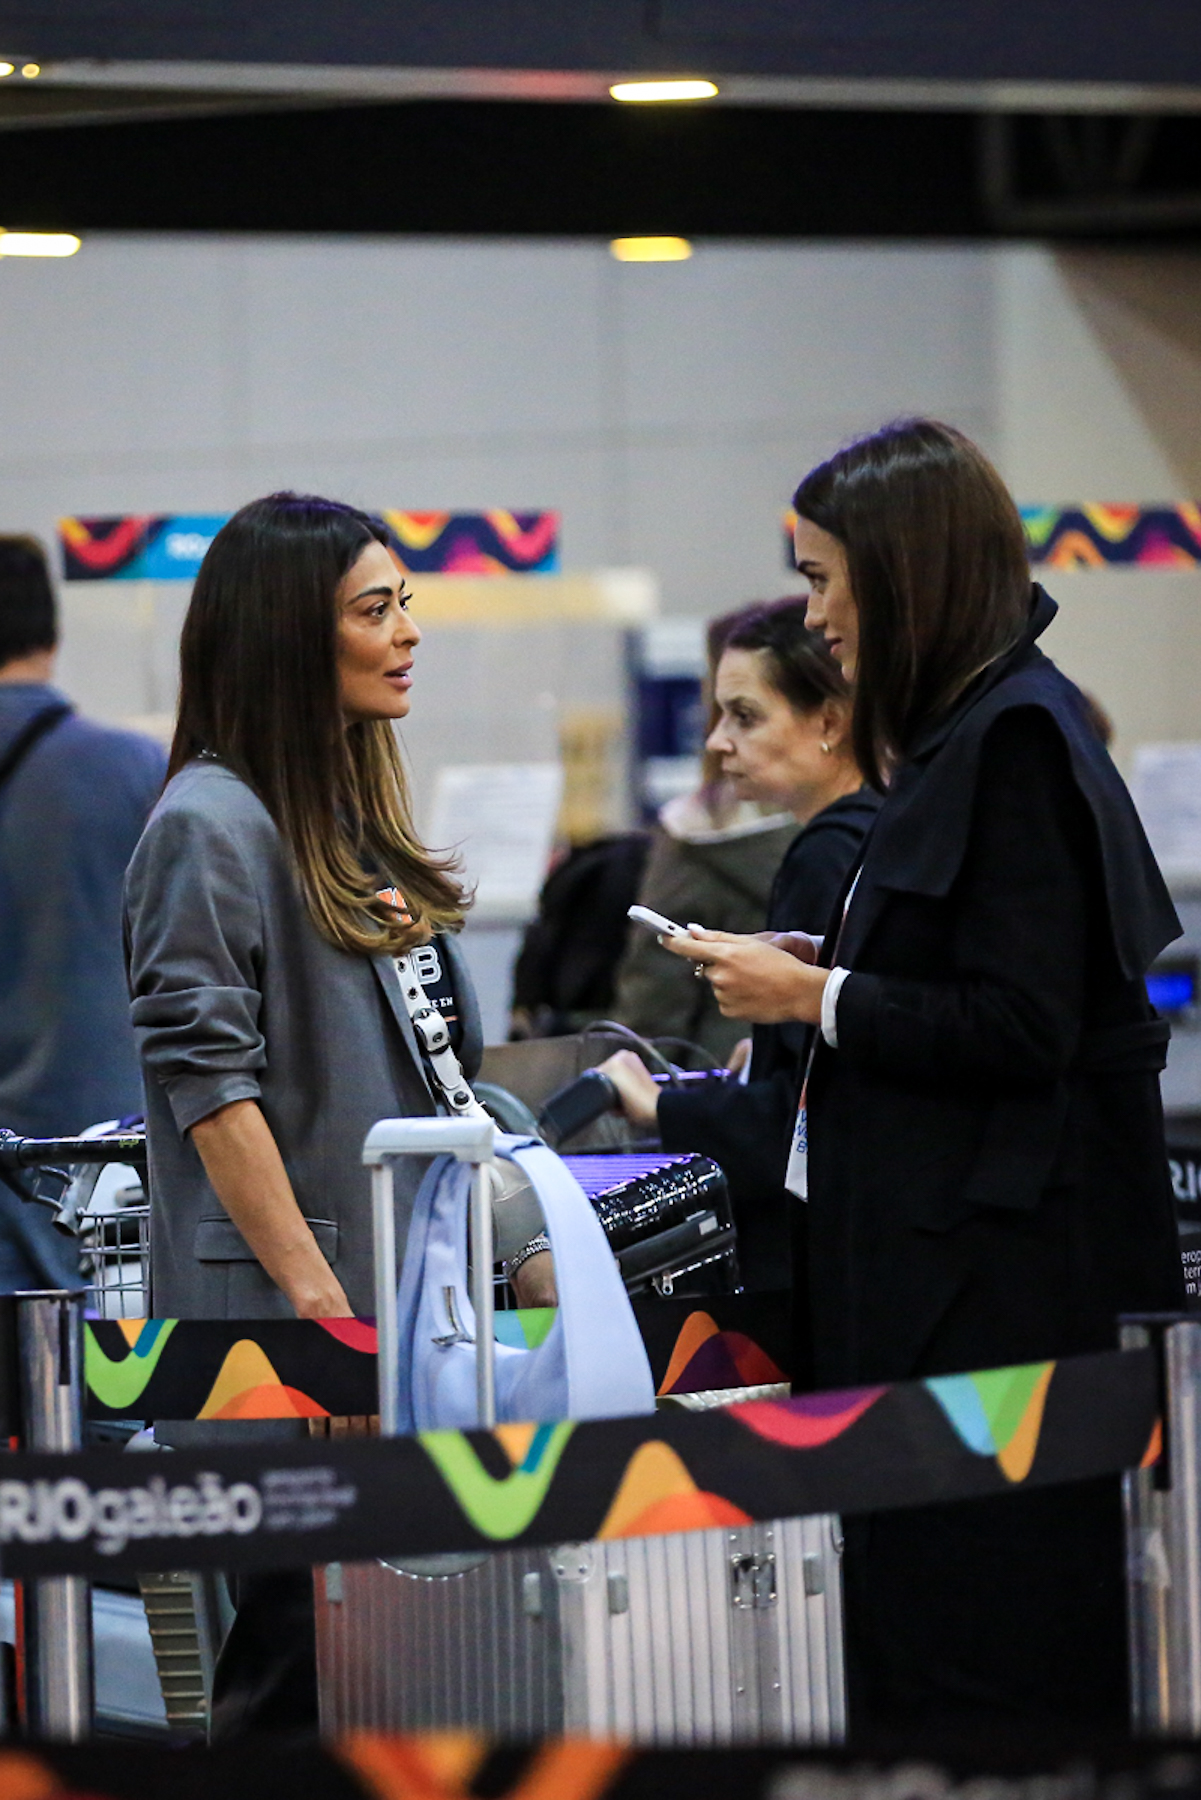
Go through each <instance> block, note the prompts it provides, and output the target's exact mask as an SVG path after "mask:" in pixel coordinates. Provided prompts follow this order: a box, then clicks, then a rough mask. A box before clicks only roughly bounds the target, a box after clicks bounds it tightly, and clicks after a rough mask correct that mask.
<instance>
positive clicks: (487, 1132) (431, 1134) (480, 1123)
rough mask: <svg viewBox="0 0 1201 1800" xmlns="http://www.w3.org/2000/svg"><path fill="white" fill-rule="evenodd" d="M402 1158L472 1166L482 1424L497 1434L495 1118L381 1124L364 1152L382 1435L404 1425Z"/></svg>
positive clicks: (474, 1284)
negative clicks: (491, 1174)
mask: <svg viewBox="0 0 1201 1800" xmlns="http://www.w3.org/2000/svg"><path fill="white" fill-rule="evenodd" d="M402 1156H454V1157H456V1158H457V1159H458V1161H459V1162H466V1163H470V1164H471V1165H472V1182H471V1304H472V1306H473V1307H474V1309H475V1392H476V1404H477V1411H478V1414H479V1423H480V1425H482V1426H485V1427H490V1426H493V1425H495V1424H496V1352H495V1348H494V1344H495V1337H496V1326H495V1300H494V1294H493V1286H492V1195H491V1191H490V1184H489V1181H488V1174H487V1171H488V1167H489V1165H490V1164H491V1163H492V1162H493V1161H494V1160H495V1156H496V1126H495V1124H494V1122H493V1121H492V1120H491V1119H489V1118H487V1117H484V1118H472V1117H468V1118H458V1119H429V1118H423V1119H381V1120H380V1121H379V1123H378V1124H376V1125H373V1126H372V1127H371V1130H370V1131H369V1132H368V1133H367V1138H366V1141H365V1142H364V1144H363V1161H364V1163H365V1164H366V1165H367V1166H368V1167H369V1168H370V1170H371V1213H372V1225H373V1230H374V1252H375V1324H376V1330H377V1332H378V1334H379V1428H380V1435H381V1437H395V1436H396V1435H397V1432H398V1428H399V1420H400V1330H399V1320H398V1316H397V1290H396V1284H397V1266H396V1214H395V1211H394V1209H393V1197H392V1165H393V1163H394V1162H396V1161H397V1160H398V1158H400V1157H402Z"/></svg>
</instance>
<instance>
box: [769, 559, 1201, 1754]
mask: <svg viewBox="0 0 1201 1800" xmlns="http://www.w3.org/2000/svg"><path fill="white" fill-rule="evenodd" d="M1054 613H1055V607H1054V605H1053V603H1052V602H1051V601H1050V600H1048V599H1047V597H1046V596H1045V595H1044V594H1042V593H1041V590H1037V589H1036V590H1035V605H1034V611H1033V614H1032V618H1031V624H1030V628H1029V630H1028V631H1027V633H1026V635H1025V637H1024V638H1023V640H1022V641H1021V643H1019V644H1018V646H1017V647H1016V648H1015V649H1014V650H1013V651H1012V652H1011V653H1010V654H1009V655H1007V656H1005V657H1004V658H1002V659H1000V660H999V661H998V662H997V663H996V664H994V665H993V666H992V667H991V668H990V669H988V670H987V671H986V672H985V673H984V674H983V675H982V676H981V677H980V678H978V680H977V681H976V682H975V683H974V684H973V685H972V687H971V688H970V689H969V690H968V692H967V694H966V695H965V696H964V698H963V699H962V701H961V702H960V703H959V704H958V705H957V706H956V707H955V709H954V710H953V712H952V713H951V715H950V716H949V717H948V718H946V719H945V720H944V721H943V722H942V723H941V724H940V725H939V726H938V727H937V729H935V730H933V731H931V732H930V733H929V734H928V735H927V736H926V738H925V739H924V740H923V741H922V742H920V743H919V744H918V745H917V747H916V748H915V750H914V752H913V754H912V755H911V757H910V758H909V760H908V761H907V762H906V763H905V764H904V766H902V767H901V768H900V769H899V770H898V771H897V774H896V776H895V779H894V781H893V784H892V787H891V790H890V792H889V795H888V798H887V800H886V802H885V804H884V807H883V809H882V810H881V813H880V815H879V818H878V820H877V824H876V828H875V831H874V832H873V834H872V837H871V839H870V840H869V843H868V847H867V851H866V855H865V858H864V863H863V869H862V874H861V876H860V880H859V883H858V885H857V887H856V888H855V891H854V894H853V896H852V898H851V902H850V905H849V908H848V909H847V914H846V922H845V928H844V931H843V936H842V942H841V944H840V945H839V947H838V950H837V953H836V957H835V960H836V962H837V963H838V964H839V965H841V966H842V967H845V968H849V969H851V970H852V971H853V972H852V974H851V975H850V976H849V977H848V978H847V980H846V982H845V984H844V986H843V989H842V992H841V995H840V997H839V1001H838V1009H837V1035H838V1048H837V1049H836V1050H832V1049H830V1048H829V1047H828V1046H827V1045H826V1043H825V1042H824V1040H822V1041H820V1042H819V1044H818V1048H817V1051H816V1054H815V1057H814V1063H813V1070H812V1075H811V1078H810V1084H809V1119H808V1123H809V1184H808V1185H809V1195H810V1199H809V1204H808V1207H807V1208H805V1211H806V1212H807V1214H808V1225H809V1229H808V1234H807V1235H808V1246H807V1255H808V1264H809V1268H808V1275H809V1286H810V1294H811V1298H812V1320H813V1334H814V1343H813V1348H814V1352H815V1359H816V1376H817V1382H818V1385H819V1386H823V1387H825V1386H840V1385H848V1384H855V1383H862V1382H874V1381H890V1380H896V1379H902V1378H905V1377H909V1376H915V1375H930V1374H937V1373H946V1372H952V1371H958V1370H966V1369H981V1368H987V1367H989V1366H990V1365H998V1364H1005V1363H1016V1362H1030V1361H1035V1360H1041V1359H1043V1358H1050V1357H1056V1356H1062V1355H1069V1354H1072V1353H1073V1352H1078V1351H1087V1350H1094V1349H1100V1348H1105V1347H1109V1346H1112V1345H1113V1344H1114V1342H1115V1339H1116V1331H1115V1321H1116V1317H1117V1315H1118V1313H1119V1312H1123V1311H1142V1310H1151V1311H1162V1310H1173V1309H1176V1308H1178V1307H1181V1306H1182V1305H1183V1298H1184V1296H1183V1282H1182V1278H1181V1270H1180V1255H1179V1249H1178V1245H1177V1241H1176V1231H1175V1224H1174V1221H1173V1215H1172V1204H1171V1195H1170V1193H1169V1188H1168V1177H1167V1168H1166V1161H1165V1156H1164V1144H1163V1120H1162V1114H1161V1109H1160V1100H1159V1084H1158V1071H1159V1069H1160V1067H1161V1066H1162V1062H1163V1055H1164V1047H1165V1045H1166V1040H1167V1030H1166V1027H1165V1026H1163V1025H1162V1024H1161V1023H1160V1022H1159V1021H1158V1020H1157V1019H1156V1018H1155V1015H1154V1013H1153V1011H1152V1009H1151V1007H1150V1005H1149V1004H1148V1001H1147V995H1146V989H1145V985H1144V981H1143V976H1144V973H1145V971H1146V969H1147V967H1148V965H1149V963H1150V962H1151V960H1152V959H1153V957H1154V956H1155V955H1156V954H1157V953H1158V951H1159V950H1161V949H1162V948H1163V946H1164V945H1165V944H1167V943H1169V942H1170V941H1171V940H1172V939H1173V938H1174V937H1175V936H1177V934H1178V932H1179V924H1178V922H1177V919H1176V916H1175V913H1174V911H1173V908H1172V905H1171V902H1170V900H1169V899H1168V895H1167V892H1166V890H1165V888H1164V885H1163V882H1162V880H1161V879H1160V875H1159V871H1158V869H1157V868H1156V866H1155V863H1154V860H1153V858H1152V856H1151V852H1150V850H1149V848H1148V846H1147V842H1146V839H1145V837H1144V835H1143V832H1142V829H1141V827H1140V825H1139V822H1138V818H1137V816H1136V814H1135V812H1134V808H1133V806H1132V804H1131V801H1130V798H1129V795H1128V794H1127V792H1126V789H1125V788H1124V786H1123V785H1122V782H1121V780H1120V779H1119V777H1118V775H1117V772H1116V770H1115V769H1114V766H1113V764H1112V763H1111V762H1110V760H1109V757H1108V755H1107V754H1106V752H1105V750H1104V749H1103V747H1102V745H1101V744H1100V742H1099V741H1098V740H1097V738H1096V736H1095V735H1094V733H1093V731H1092V729H1091V727H1090V726H1089V724H1088V722H1087V720H1086V717H1085V715H1084V712H1083V709H1082V705H1081V699H1080V696H1079V694H1078V692H1077V690H1076V689H1075V688H1074V687H1073V686H1072V684H1071V683H1070V682H1069V681H1067V680H1066V679H1065V677H1064V676H1062V675H1061V674H1060V673H1059V671H1058V670H1057V669H1056V668H1055V666H1054V664H1052V663H1051V662H1049V661H1048V660H1047V658H1046V657H1045V656H1044V655H1043V654H1042V653H1041V651H1039V650H1038V649H1037V648H1036V647H1035V639H1036V638H1037V637H1038V636H1039V634H1040V633H1041V632H1042V631H1043V630H1044V629H1045V628H1046V626H1047V625H1048V624H1049V623H1050V620H1051V619H1052V618H1053V617H1054ZM827 944H828V946H829V948H830V950H831V951H832V950H833V945H832V943H831V941H830V939H829V938H828V939H827ZM800 1273H801V1270H800V1269H798V1275H800ZM808 1352H809V1346H808V1345H807V1344H802V1345H801V1346H800V1354H801V1355H802V1356H805V1355H807V1354H808ZM846 1540H847V1555H846V1564H845V1577H846V1603H847V1634H848V1635H847V1642H848V1655H849V1671H850V1695H851V1718H852V1724H853V1727H854V1728H855V1729H857V1730H862V1729H864V1728H866V1727H870V1726H875V1727H877V1728H885V1729H890V1730H896V1729H902V1728H903V1729H905V1730H907V1731H911V1732H912V1731H920V1730H928V1731H932V1730H935V1729H940V1730H944V1731H946V1730H952V1729H953V1730H956V1731H960V1732H962V1731H965V1730H968V1729H971V1728H974V1727H976V1726H980V1725H987V1726H988V1727H990V1728H992V1729H996V1728H997V1727H998V1726H999V1725H1001V1724H1004V1725H1006V1726H1008V1727H1009V1728H1010V1729H1012V1727H1013V1725H1014V1724H1015V1723H1016V1722H1019V1721H1021V1722H1024V1723H1026V1724H1034V1723H1035V1722H1041V1723H1042V1724H1043V1725H1044V1726H1051V1725H1055V1726H1058V1727H1061V1728H1063V1727H1066V1726H1067V1725H1069V1724H1070V1723H1073V1724H1077V1725H1084V1724H1087V1725H1088V1726H1090V1727H1093V1728H1095V1727H1101V1728H1104V1729H1113V1727H1114V1722H1115V1721H1116V1720H1119V1719H1120V1718H1121V1717H1122V1713H1123V1709H1124V1692H1123V1690H1124V1683H1125V1642H1124V1623H1123V1588H1122V1556H1121V1524H1120V1510H1119V1496H1118V1484H1117V1482H1116V1481H1115V1480H1108V1481H1101V1482H1086V1483H1077V1484H1072V1485H1071V1486H1068V1487H1062V1488H1049V1489H1044V1490H1035V1491H1032V1492H1030V1493H1023V1492H1019V1493H1017V1494H1016V1495H1014V1496H1013V1497H1006V1498H1004V1499H1000V1500H974V1501H968V1502H960V1503H957V1504H952V1505H946V1506H940V1507H927V1508H921V1509H918V1510H916V1511H913V1512H904V1511H902V1512H895V1513H882V1514H879V1515H877V1516H875V1517H868V1518H853V1519H849V1520H848V1521H847V1529H846Z"/></svg>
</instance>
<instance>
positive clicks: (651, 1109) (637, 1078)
mask: <svg viewBox="0 0 1201 1800" xmlns="http://www.w3.org/2000/svg"><path fill="white" fill-rule="evenodd" d="M596 1073H597V1074H598V1075H607V1076H608V1077H609V1080H610V1081H611V1082H612V1083H613V1086H614V1087H615V1088H616V1089H617V1097H618V1099H619V1100H620V1101H621V1110H622V1112H623V1113H624V1114H625V1116H626V1118H627V1119H628V1120H629V1121H630V1124H631V1125H633V1126H634V1127H635V1128H636V1129H637V1130H639V1131H654V1129H655V1127H656V1125H657V1124H658V1122H659V1088H658V1084H657V1083H656V1082H654V1081H653V1080H652V1079H651V1076H650V1073H649V1072H648V1070H647V1066H646V1064H645V1063H644V1062H643V1060H642V1058H641V1057H640V1056H638V1055H637V1054H636V1052H635V1051H633V1050H615V1051H614V1053H613V1055H612V1056H610V1057H609V1058H608V1060H607V1061H605V1062H603V1063H601V1064H600V1065H599V1066H598V1068H597V1071H596Z"/></svg>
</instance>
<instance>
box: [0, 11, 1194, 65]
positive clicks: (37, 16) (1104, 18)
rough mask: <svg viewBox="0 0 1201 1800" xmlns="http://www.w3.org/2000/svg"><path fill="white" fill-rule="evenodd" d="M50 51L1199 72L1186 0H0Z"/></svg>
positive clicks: (329, 60)
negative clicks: (556, 0)
mask: <svg viewBox="0 0 1201 1800" xmlns="http://www.w3.org/2000/svg"><path fill="white" fill-rule="evenodd" d="M5 40H6V41H7V46H8V47H7V49H6V51H5V54H8V53H9V51H17V52H19V53H21V54H22V55H25V56H31V57H37V58H40V59H41V60H43V61H49V60H51V59H54V58H76V57H112V58H119V59H121V58H138V59H143V60H146V59H149V60H162V59H168V58H170V59H182V60H190V61H202V60H216V61H237V62H268V63H270V62H274V63H313V64H347V65H350V64H354V65H360V66H361V65H370V64H373V63H379V64H391V65H394V66H420V67H430V66H441V67H447V68H461V67H465V66H475V67H495V68H509V69H512V68H529V69H581V70H583V69H609V70H622V69H625V70H629V71H631V72H633V71H638V70H649V69H653V70H662V69H663V68H664V67H665V65H666V66H667V67H668V68H671V69H675V68H678V67H679V66H680V65H682V64H693V65H697V68H696V72H698V73H718V72H724V73H727V74H733V73H735V72H739V71H741V72H743V73H759V74H765V75H766V74H775V75H780V74H805V75H823V74H824V75H832V76H835V75H858V76H911V77H913V76H922V77H927V78H929V77H942V78H948V79H970V80H976V81H996V80H1041V81H1045V80H1068V81H1113V82H1164V83H1172V84H1176V85H1178V86H1179V85H1181V84H1187V83H1190V82H1198V81H1201V32H1199V31H1198V24H1197V8H1196V4H1195V0H1050V3H1048V0H558V3H557V4H556V3H555V0H250V3H248V0H0V42H4V41H5Z"/></svg>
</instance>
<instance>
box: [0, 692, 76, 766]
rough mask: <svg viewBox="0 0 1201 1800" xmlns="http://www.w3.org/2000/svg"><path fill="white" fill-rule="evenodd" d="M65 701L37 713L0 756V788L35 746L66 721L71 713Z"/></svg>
mask: <svg viewBox="0 0 1201 1800" xmlns="http://www.w3.org/2000/svg"><path fill="white" fill-rule="evenodd" d="M71 710H72V709H71V708H70V707H69V706H68V705H67V703H66V701H65V700H60V701H59V702H58V703H57V704H56V705H54V706H47V707H46V708H45V709H44V711H42V712H40V713H35V714H34V716H33V718H32V719H30V721H29V723H28V725H26V727H25V729H24V730H23V731H19V732H18V733H17V735H16V737H15V738H14V739H13V741H12V743H11V744H10V745H9V746H8V749H7V750H6V751H5V753H4V755H3V756H0V787H3V786H4V784H5V782H6V781H8V780H9V779H10V778H11V777H12V776H13V775H15V774H16V772H17V770H18V769H19V768H20V766H21V764H22V763H23V762H24V761H25V758H26V757H27V756H28V755H29V752H30V751H31V750H32V749H33V746H34V745H35V744H36V743H37V742H38V741H39V740H40V739H41V738H44V737H45V735H46V733H47V732H48V731H52V730H53V728H54V727H55V726H56V725H57V724H58V722H59V720H60V719H65V718H67V717H68V715H69V714H70V712H71Z"/></svg>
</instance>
